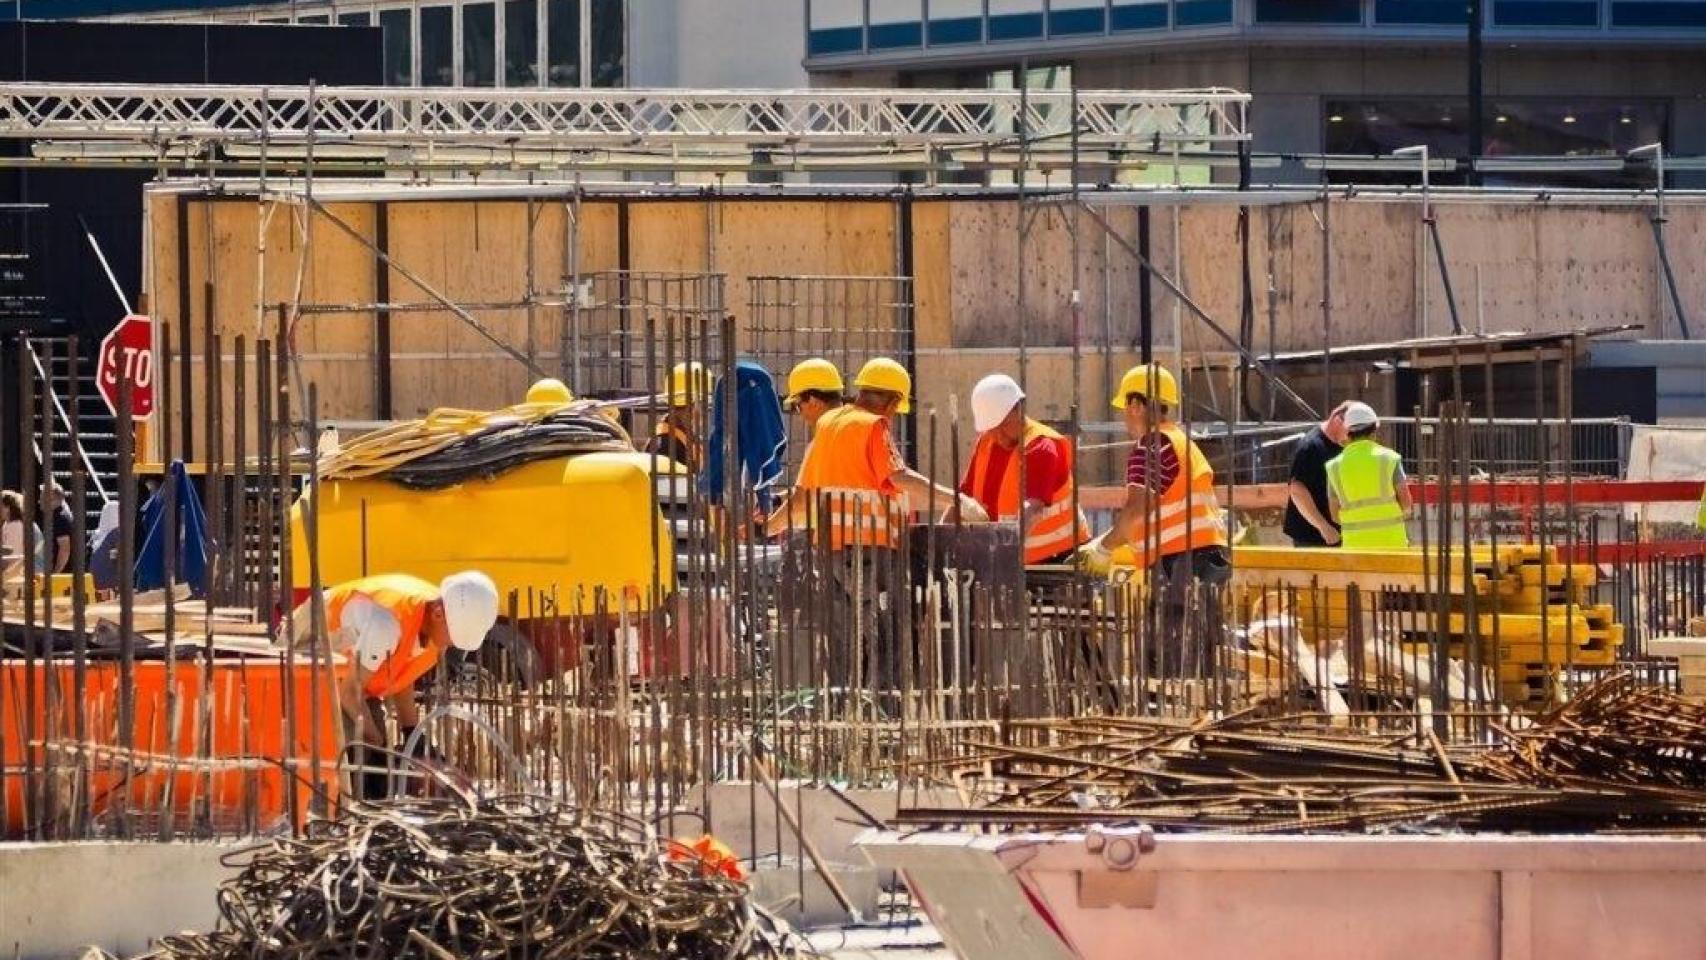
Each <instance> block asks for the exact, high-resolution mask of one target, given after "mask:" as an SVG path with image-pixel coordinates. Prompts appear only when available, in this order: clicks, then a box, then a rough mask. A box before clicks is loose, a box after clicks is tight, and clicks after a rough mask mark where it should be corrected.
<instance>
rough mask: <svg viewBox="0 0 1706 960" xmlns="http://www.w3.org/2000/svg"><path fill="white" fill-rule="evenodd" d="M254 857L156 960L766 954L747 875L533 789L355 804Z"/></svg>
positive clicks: (768, 944) (770, 949) (774, 946)
mask: <svg viewBox="0 0 1706 960" xmlns="http://www.w3.org/2000/svg"><path fill="white" fill-rule="evenodd" d="M239 856H242V857H246V858H247V860H246V863H244V865H243V867H242V870H241V872H240V873H239V874H238V875H237V876H236V877H235V878H233V879H232V880H230V881H228V882H226V883H225V884H224V885H223V886H222V888H221V889H220V892H219V913H220V917H221V920H220V923H219V926H218V929H217V930H215V931H214V932H212V933H204V934H184V935H179V936H173V937H167V938H165V939H163V940H162V941H161V943H160V945H159V947H158V948H157V949H156V950H155V951H154V952H152V953H150V954H147V955H146V956H147V957H148V958H149V960H189V958H196V960H219V958H230V960H236V958H259V960H283V958H309V957H331V956H370V957H394V958H422V960H450V958H458V960H464V958H468V960H473V958H487V957H505V958H508V957H547V956H549V957H563V958H580V957H587V958H591V957H599V958H617V957H642V956H643V957H675V958H684V960H688V958H709V957H718V958H726V957H758V956H781V955H784V954H785V953H787V952H790V951H791V950H792V949H793V948H792V947H789V946H788V945H786V944H782V943H781V942H780V941H779V940H778V939H777V938H774V937H772V936H771V935H770V933H769V932H768V931H766V929H765V928H764V925H763V922H762V918H761V915H760V914H759V913H758V912H757V911H756V910H755V909H754V908H753V907H752V906H751V905H750V904H749V903H748V900H747V888H746V886H745V884H744V883H742V882H740V881H738V880H734V879H731V878H729V877H728V876H725V875H724V874H723V873H722V872H720V871H719V870H717V869H712V868H711V867H710V865H708V864H705V863H702V862H700V861H698V860H696V859H694V858H692V857H685V858H670V857H667V856H665V855H664V854H663V851H662V849H661V847H660V844H659V843H658V842H657V841H656V840H655V839H654V838H652V837H651V835H650V833H649V832H648V830H647V828H646V826H645V825H644V824H643V823H641V822H638V821H633V820H628V819H625V818H620V817H617V816H615V815H612V814H609V813H602V812H600V813H594V812H591V811H587V810H583V809H580V808H576V807H572V806H568V805H564V804H560V803H556V802H553V801H548V800H544V799H540V798H536V797H508V798H497V799H490V800H478V801H474V800H468V799H454V798H453V799H430V798H409V799H398V800H393V801H388V802H386V803H383V804H378V805H366V804H363V805H357V806H354V807H353V808H351V809H349V810H348V811H346V813H345V814H344V815H343V816H341V817H339V818H338V819H336V820H325V821H316V822H315V823H313V824H312V826H311V827H310V829H309V831H308V832H307V835H306V836H304V837H301V838H280V839H276V840H274V841H273V842H272V843H271V844H269V845H268V846H266V847H264V848H260V849H259V850H258V851H252V852H250V853H246V854H242V855H239Z"/></svg>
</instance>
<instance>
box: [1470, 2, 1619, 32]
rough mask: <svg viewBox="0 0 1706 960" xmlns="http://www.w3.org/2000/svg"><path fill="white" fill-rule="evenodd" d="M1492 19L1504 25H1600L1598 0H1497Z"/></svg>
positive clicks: (1494, 4)
mask: <svg viewBox="0 0 1706 960" xmlns="http://www.w3.org/2000/svg"><path fill="white" fill-rule="evenodd" d="M1493 22H1494V23H1496V24H1498V25H1499V26H1501V27H1597V26H1599V3H1598V2H1597V0H1494V3H1493Z"/></svg>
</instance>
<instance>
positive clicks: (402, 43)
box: [379, 10, 415, 87]
mask: <svg viewBox="0 0 1706 960" xmlns="http://www.w3.org/2000/svg"><path fill="white" fill-rule="evenodd" d="M379 29H380V31H381V33H382V34H383V35H384V38H385V41H384V42H385V85H386V86H388V87H406V86H409V85H410V84H412V83H414V82H415V78H414V73H415V65H414V63H413V62H412V57H411V53H412V50H411V44H410V34H411V33H412V31H411V30H410V29H409V11H407V10H381V11H379Z"/></svg>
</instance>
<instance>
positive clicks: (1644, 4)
mask: <svg viewBox="0 0 1706 960" xmlns="http://www.w3.org/2000/svg"><path fill="white" fill-rule="evenodd" d="M1611 25H1612V26H1614V27H1647V28H1649V29H1651V28H1654V27H1691V28H1694V29H1699V28H1701V27H1706V0H1612V4H1611Z"/></svg>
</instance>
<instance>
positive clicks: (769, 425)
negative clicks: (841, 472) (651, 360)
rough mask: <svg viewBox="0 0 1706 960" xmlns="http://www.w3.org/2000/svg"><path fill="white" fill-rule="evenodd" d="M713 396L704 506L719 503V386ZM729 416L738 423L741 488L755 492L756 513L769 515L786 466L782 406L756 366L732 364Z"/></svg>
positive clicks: (742, 362) (702, 480)
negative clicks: (732, 406) (732, 407)
mask: <svg viewBox="0 0 1706 960" xmlns="http://www.w3.org/2000/svg"><path fill="white" fill-rule="evenodd" d="M714 396H715V397H716V399H715V401H714V402H713V405H712V407H711V442H710V445H709V449H710V456H709V457H708V462H707V463H706V465H705V472H704V474H702V475H701V477H700V483H701V485H702V488H703V492H704V494H705V498H706V499H707V500H708V501H710V502H711V503H722V501H723V429H724V416H723V385H722V384H721V383H720V382H719V383H718V384H717V386H716V390H715V393H714ZM735 415H736V416H738V417H739V418H740V419H739V421H738V422H739V424H740V429H739V430H736V431H735V440H736V442H737V443H738V444H739V449H738V451H737V452H738V454H739V459H740V471H741V482H742V483H743V484H744V485H746V486H749V487H750V488H751V489H753V490H754V491H756V493H757V505H758V508H759V509H761V510H763V511H764V512H765V513H769V512H770V511H771V510H773V509H775V506H776V493H775V486H776V484H777V483H778V482H780V481H781V479H782V466H783V464H785V463H786V462H787V460H788V429H787V427H786V425H785V424H784V423H783V422H782V401H781V398H780V397H778V396H777V395H776V381H775V380H773V379H771V377H770V371H768V370H766V369H764V366H763V365H762V364H760V363H758V362H756V361H753V360H740V361H737V362H736V363H735Z"/></svg>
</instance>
